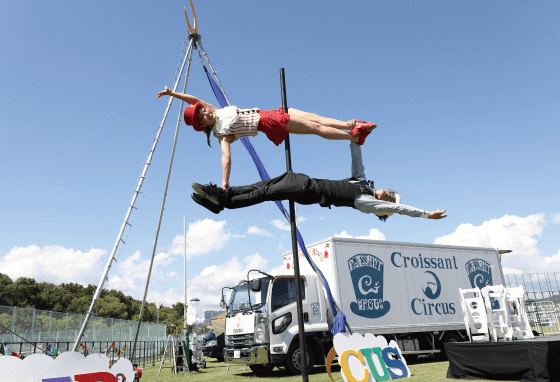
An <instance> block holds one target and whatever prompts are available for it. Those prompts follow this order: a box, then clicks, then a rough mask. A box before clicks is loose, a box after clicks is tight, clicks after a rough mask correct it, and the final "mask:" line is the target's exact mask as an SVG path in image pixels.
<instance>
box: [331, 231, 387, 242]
mask: <svg viewBox="0 0 560 382" xmlns="http://www.w3.org/2000/svg"><path fill="white" fill-rule="evenodd" d="M334 236H336V237H348V238H352V237H353V236H352V235H350V234H348V232H346V231H342V232H341V233H338V234H335V235H334ZM355 238H356V239H367V240H385V235H383V234H382V233H381V231H379V230H378V229H377V228H372V229H370V230H369V233H368V234H367V235H365V236H356V237H355Z"/></svg>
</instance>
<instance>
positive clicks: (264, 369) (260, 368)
mask: <svg viewBox="0 0 560 382" xmlns="http://www.w3.org/2000/svg"><path fill="white" fill-rule="evenodd" d="M249 368H250V369H251V370H252V371H253V373H255V375H269V374H270V373H271V372H272V369H274V366H272V365H270V366H264V365H249Z"/></svg>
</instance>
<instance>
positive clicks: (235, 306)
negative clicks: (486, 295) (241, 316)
mask: <svg viewBox="0 0 560 382" xmlns="http://www.w3.org/2000/svg"><path fill="white" fill-rule="evenodd" d="M252 282H253V281H252V280H251V281H250V283H251V284H252ZM269 283H270V280H269V279H268V278H267V277H263V278H262V279H261V290H260V291H259V292H253V291H252V290H251V287H250V284H249V285H247V281H243V282H241V283H239V285H237V286H236V287H235V289H234V291H233V293H232V295H231V300H230V304H229V305H230V307H231V311H232V312H233V311H236V310H243V309H249V308H250V307H251V306H252V307H253V308H254V307H255V306H258V305H263V304H265V303H266V294H267V292H268V285H269ZM247 291H249V293H251V306H249V294H248V293H247Z"/></svg>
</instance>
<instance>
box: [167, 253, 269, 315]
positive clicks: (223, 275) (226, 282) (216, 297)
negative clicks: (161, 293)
mask: <svg viewBox="0 0 560 382" xmlns="http://www.w3.org/2000/svg"><path fill="white" fill-rule="evenodd" d="M267 263H268V262H267V260H265V259H264V258H263V257H262V256H261V255H260V254H259V253H255V254H254V255H251V256H247V257H245V258H244V259H243V260H242V261H239V260H238V259H237V257H233V258H232V259H231V260H228V261H226V262H225V263H223V264H217V265H216V264H215V265H211V266H208V267H206V268H204V269H203V270H202V272H201V273H200V275H198V276H196V277H194V278H193V279H189V280H188V282H187V285H188V288H187V296H188V299H189V300H190V299H191V298H199V299H200V301H201V304H202V305H203V306H204V307H210V308H212V309H217V308H219V306H220V298H221V293H222V288H223V287H226V286H227V287H233V286H235V285H237V283H238V282H239V281H241V280H243V279H246V278H247V272H248V271H249V270H251V269H259V270H262V271H263V272H267V271H268V265H267ZM257 275H258V273H257V272H252V273H251V277H254V276H257ZM224 293H227V296H229V291H228V290H227V289H226V290H224ZM171 296H173V298H176V296H177V294H175V295H173V294H170V295H169V297H171ZM227 296H226V297H227ZM171 301H173V304H174V303H176V301H183V294H182V293H181V295H180V297H179V299H176V300H171ZM171 301H170V302H171Z"/></svg>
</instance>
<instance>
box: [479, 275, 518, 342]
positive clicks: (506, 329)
mask: <svg viewBox="0 0 560 382" xmlns="http://www.w3.org/2000/svg"><path fill="white" fill-rule="evenodd" d="M481 293H482V296H483V297H484V304H485V305H486V315H487V318H488V323H489V326H490V336H491V338H492V340H493V341H499V340H501V339H502V340H506V341H511V340H512V339H513V329H512V326H511V321H510V317H509V312H508V307H507V299H506V289H505V288H504V286H503V285H488V286H485V287H484V288H482V290H481ZM492 300H494V301H493V302H494V304H492ZM492 305H494V306H492Z"/></svg>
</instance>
